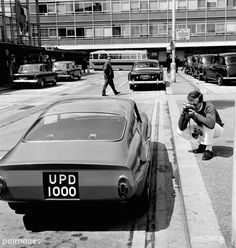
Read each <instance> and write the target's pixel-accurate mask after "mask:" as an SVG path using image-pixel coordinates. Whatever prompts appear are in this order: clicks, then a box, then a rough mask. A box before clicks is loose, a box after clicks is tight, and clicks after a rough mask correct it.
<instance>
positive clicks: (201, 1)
mask: <svg viewBox="0 0 236 248" xmlns="http://www.w3.org/2000/svg"><path fill="white" fill-rule="evenodd" d="M197 7H198V8H205V7H206V0H198V3H197Z"/></svg>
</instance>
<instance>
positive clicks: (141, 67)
mask: <svg viewBox="0 0 236 248" xmlns="http://www.w3.org/2000/svg"><path fill="white" fill-rule="evenodd" d="M128 83H129V87H130V89H131V90H134V89H135V87H136V86H137V85H147V84H162V85H164V80H163V69H162V68H161V67H160V65H159V62H158V61H157V60H147V59H146V60H140V61H136V62H134V64H133V66H132V68H131V71H130V72H129V74H128Z"/></svg>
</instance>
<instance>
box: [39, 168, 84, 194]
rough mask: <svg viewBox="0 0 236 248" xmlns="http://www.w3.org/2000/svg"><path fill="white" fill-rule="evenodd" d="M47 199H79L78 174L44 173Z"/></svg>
mask: <svg viewBox="0 0 236 248" xmlns="http://www.w3.org/2000/svg"><path fill="white" fill-rule="evenodd" d="M43 188H44V197H45V199H46V198H47V199H79V177H78V173H77V172H43Z"/></svg>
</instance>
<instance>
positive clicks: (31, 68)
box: [18, 64, 41, 73]
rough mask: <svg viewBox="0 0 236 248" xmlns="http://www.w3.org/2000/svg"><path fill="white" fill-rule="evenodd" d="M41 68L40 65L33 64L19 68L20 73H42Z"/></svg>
mask: <svg viewBox="0 0 236 248" xmlns="http://www.w3.org/2000/svg"><path fill="white" fill-rule="evenodd" d="M40 66H41V65H39V64H31V65H21V66H20V67H19V70H18V72H20V73H22V72H25V73H27V72H39V71H40Z"/></svg>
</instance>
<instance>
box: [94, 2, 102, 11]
mask: <svg viewBox="0 0 236 248" xmlns="http://www.w3.org/2000/svg"><path fill="white" fill-rule="evenodd" d="M93 11H95V12H97V11H98V12H101V11H102V4H101V2H95V3H94V4H93Z"/></svg>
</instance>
